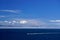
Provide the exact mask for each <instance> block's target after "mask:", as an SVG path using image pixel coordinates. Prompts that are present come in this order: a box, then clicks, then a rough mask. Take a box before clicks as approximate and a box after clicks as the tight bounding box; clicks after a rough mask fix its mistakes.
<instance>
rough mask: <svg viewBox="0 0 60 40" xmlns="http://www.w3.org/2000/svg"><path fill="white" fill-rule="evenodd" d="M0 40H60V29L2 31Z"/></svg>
mask: <svg viewBox="0 0 60 40" xmlns="http://www.w3.org/2000/svg"><path fill="white" fill-rule="evenodd" d="M0 40H60V29H0Z"/></svg>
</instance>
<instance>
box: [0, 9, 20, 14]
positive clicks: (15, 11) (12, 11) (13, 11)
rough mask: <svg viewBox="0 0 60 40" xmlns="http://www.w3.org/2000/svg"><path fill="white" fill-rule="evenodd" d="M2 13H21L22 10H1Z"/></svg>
mask: <svg viewBox="0 0 60 40" xmlns="http://www.w3.org/2000/svg"><path fill="white" fill-rule="evenodd" d="M0 11H1V12H11V13H20V12H21V10H0Z"/></svg>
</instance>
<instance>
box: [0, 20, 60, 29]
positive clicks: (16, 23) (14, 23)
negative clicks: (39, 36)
mask: <svg viewBox="0 0 60 40" xmlns="http://www.w3.org/2000/svg"><path fill="white" fill-rule="evenodd" d="M0 26H6V27H40V28H60V23H59V22H51V20H46V21H43V20H40V19H19V20H16V19H14V20H5V21H0Z"/></svg>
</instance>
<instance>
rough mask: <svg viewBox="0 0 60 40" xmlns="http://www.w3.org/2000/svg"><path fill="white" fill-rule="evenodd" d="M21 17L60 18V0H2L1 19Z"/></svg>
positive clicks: (0, 1)
mask: <svg viewBox="0 0 60 40" xmlns="http://www.w3.org/2000/svg"><path fill="white" fill-rule="evenodd" d="M20 18H24V19H40V18H41V19H44V20H45V19H49V20H50V19H51V20H53V19H54V20H60V0H0V20H10V19H20ZM45 21H46V20H45ZM49 24H50V23H49Z"/></svg>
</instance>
